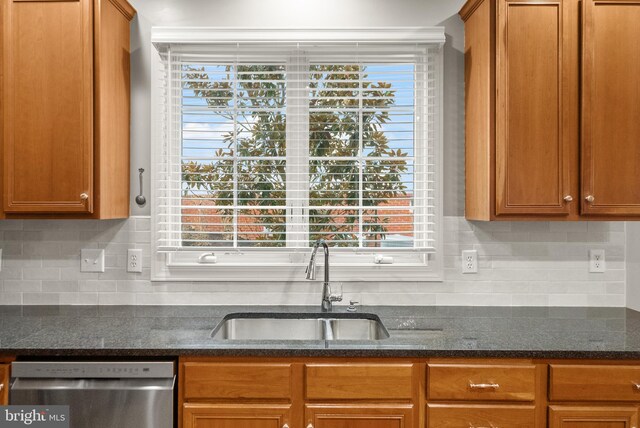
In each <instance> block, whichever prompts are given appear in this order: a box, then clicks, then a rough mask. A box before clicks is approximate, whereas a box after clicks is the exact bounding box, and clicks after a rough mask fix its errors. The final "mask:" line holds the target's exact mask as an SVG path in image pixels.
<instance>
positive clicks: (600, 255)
mask: <svg viewBox="0 0 640 428" xmlns="http://www.w3.org/2000/svg"><path fill="white" fill-rule="evenodd" d="M606 271H607V262H606V260H605V258H604V250H590V251H589V272H591V273H602V272H606Z"/></svg>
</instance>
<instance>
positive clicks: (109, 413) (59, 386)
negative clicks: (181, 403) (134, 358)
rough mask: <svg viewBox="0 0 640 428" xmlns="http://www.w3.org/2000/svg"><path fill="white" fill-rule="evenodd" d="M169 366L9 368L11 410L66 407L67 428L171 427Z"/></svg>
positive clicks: (65, 364) (55, 364)
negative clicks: (26, 407) (40, 406)
mask: <svg viewBox="0 0 640 428" xmlns="http://www.w3.org/2000/svg"><path fill="white" fill-rule="evenodd" d="M174 384H175V369H174V363H173V362H170V361H169V362H32V361H17V362H14V363H13V364H12V365H11V389H10V391H9V403H10V404H11V405H51V406H53V405H68V406H69V413H70V427H71V428H171V427H173V397H174V393H173V389H174Z"/></svg>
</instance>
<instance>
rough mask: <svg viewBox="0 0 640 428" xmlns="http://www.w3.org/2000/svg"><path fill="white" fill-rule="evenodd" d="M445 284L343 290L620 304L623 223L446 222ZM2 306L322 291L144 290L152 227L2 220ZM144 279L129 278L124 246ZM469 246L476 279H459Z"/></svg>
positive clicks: (358, 294)
mask: <svg viewBox="0 0 640 428" xmlns="http://www.w3.org/2000/svg"><path fill="white" fill-rule="evenodd" d="M443 228H444V266H445V280H444V282H439V283H434V282H403V283H395V282H394V283H391V282H379V283H345V284H344V286H343V287H344V288H343V291H344V294H345V299H344V301H343V304H344V303H348V301H349V300H350V299H351V300H359V301H360V302H361V303H362V304H364V305H480V306H510V305H513V306H625V240H626V234H625V223H623V222H491V223H478V222H468V221H466V220H465V219H464V218H463V217H445V218H444V224H443ZM0 248H2V250H3V255H2V265H1V267H2V269H1V270H0V286H1V289H0V290H1V292H0V304H25V305H42V304H90V305H95V304H100V305H114V304H118V305H120V304H139V305H162V304H167V305H169V304H185V305H189V304H198V305H202V304H218V305H232V304H233V305H238V304H253V305H260V304H263V305H265V304H266V305H277V304H291V305H316V304H318V305H319V302H320V298H319V293H320V286H319V285H318V284H317V283H311V282H308V281H300V282H287V283H269V282H263V283H261V282H247V283H215V282H211V283H203V282H197V283H195V282H194V283H184V282H181V283H151V282H150V281H149V277H150V269H149V268H150V260H151V258H150V254H149V251H150V220H149V217H132V218H130V219H128V220H113V221H93V220H88V221H87V220H82V221H79V220H78V221H73V220H69V221H61V220H56V221H53V220H51V221H50V220H3V221H0ZM82 248H104V249H105V254H106V256H105V262H106V271H105V272H104V273H83V272H80V250H81V249H82ZM129 248H140V249H142V250H143V254H144V256H143V265H144V269H143V272H142V273H139V274H133V273H127V272H126V261H127V256H126V255H127V249H129ZM592 248H597V249H604V250H606V263H607V271H606V272H605V273H589V270H588V252H589V249H592ZM468 249H469V250H470V249H476V250H478V255H479V272H478V273H477V274H462V273H461V252H462V251H463V250H468Z"/></svg>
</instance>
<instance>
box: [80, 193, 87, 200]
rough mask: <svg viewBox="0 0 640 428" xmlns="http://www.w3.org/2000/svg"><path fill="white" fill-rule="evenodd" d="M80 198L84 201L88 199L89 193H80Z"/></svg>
mask: <svg viewBox="0 0 640 428" xmlns="http://www.w3.org/2000/svg"><path fill="white" fill-rule="evenodd" d="M80 199H81V200H83V201H86V200H87V199H89V195H88V194H87V193H80Z"/></svg>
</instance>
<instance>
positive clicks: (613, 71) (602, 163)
mask: <svg viewBox="0 0 640 428" xmlns="http://www.w3.org/2000/svg"><path fill="white" fill-rule="evenodd" d="M582 3H583V8H584V10H583V47H582V48H583V58H582V61H583V64H582V79H583V82H582V193H583V194H582V213H583V214H606V215H640V185H639V183H640V181H639V180H640V179H639V177H640V120H639V118H640V102H639V101H638V100H640V79H638V76H640V42H639V40H640V25H639V24H638V23H639V22H640V1H639V0H619V1H604V0H584V1H583V2H582Z"/></svg>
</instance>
